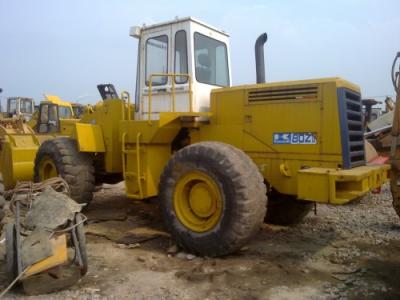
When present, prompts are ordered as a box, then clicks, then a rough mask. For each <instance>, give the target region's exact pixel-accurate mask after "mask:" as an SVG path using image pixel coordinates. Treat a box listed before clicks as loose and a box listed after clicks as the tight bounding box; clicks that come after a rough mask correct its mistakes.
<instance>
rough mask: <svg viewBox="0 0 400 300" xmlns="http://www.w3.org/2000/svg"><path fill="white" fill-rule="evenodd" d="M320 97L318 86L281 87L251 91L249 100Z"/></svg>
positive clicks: (250, 101) (285, 99)
mask: <svg viewBox="0 0 400 300" xmlns="http://www.w3.org/2000/svg"><path fill="white" fill-rule="evenodd" d="M317 97H318V87H316V86H309V87H293V88H287V87H285V88H281V89H277V88H274V89H271V88H266V89H262V90H261V89H258V90H253V91H249V94H248V102H249V103H258V102H262V101H287V100H305V99H316V98H317Z"/></svg>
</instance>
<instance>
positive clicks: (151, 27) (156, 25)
mask: <svg viewBox="0 0 400 300" xmlns="http://www.w3.org/2000/svg"><path fill="white" fill-rule="evenodd" d="M185 21H192V22H195V23H197V24H200V25H202V26H205V27H208V28H210V29H212V30H214V31H216V32H219V33H221V34H223V35H225V36H229V35H228V34H227V33H226V32H225V31H223V30H221V29H218V28H215V27H213V26H211V25H208V24H206V23H204V22H202V21H200V20H197V19H195V18H193V17H184V18H176V19H174V20H171V21H167V22H162V23H157V24H153V25H143V26H142V30H146V29H153V28H157V27H161V26H165V25H169V24H175V23H182V22H185Z"/></svg>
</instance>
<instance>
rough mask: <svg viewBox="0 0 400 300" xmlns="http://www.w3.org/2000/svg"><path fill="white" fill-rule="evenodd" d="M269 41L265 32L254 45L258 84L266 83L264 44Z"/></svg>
mask: <svg viewBox="0 0 400 300" xmlns="http://www.w3.org/2000/svg"><path fill="white" fill-rule="evenodd" d="M267 39H268V35H267V34H266V33H265V32H264V33H263V34H261V35H260V36H259V37H258V38H257V40H256V44H255V45H254V50H255V54H256V75H257V83H265V62H264V44H265V42H266V41H267Z"/></svg>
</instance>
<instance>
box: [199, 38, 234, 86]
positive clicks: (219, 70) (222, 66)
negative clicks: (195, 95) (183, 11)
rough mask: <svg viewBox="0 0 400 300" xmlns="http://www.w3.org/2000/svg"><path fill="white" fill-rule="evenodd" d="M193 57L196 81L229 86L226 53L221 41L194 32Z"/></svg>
mask: <svg viewBox="0 0 400 300" xmlns="http://www.w3.org/2000/svg"><path fill="white" fill-rule="evenodd" d="M194 57H195V64H196V79H197V81H198V82H201V83H205V84H211V85H218V86H229V70H228V55H227V50H226V45H225V44H224V43H223V42H221V41H218V40H215V39H212V38H210V37H207V36H205V35H203V34H200V33H198V32H196V33H195V34H194Z"/></svg>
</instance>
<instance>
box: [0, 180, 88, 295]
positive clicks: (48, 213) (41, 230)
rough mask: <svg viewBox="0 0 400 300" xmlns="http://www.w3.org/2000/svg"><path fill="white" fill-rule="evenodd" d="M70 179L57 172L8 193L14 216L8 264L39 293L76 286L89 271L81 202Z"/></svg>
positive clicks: (25, 284)
mask: <svg viewBox="0 0 400 300" xmlns="http://www.w3.org/2000/svg"><path fill="white" fill-rule="evenodd" d="M68 195H69V188H68V184H67V183H66V182H65V181H64V180H63V179H61V178H52V179H49V180H47V181H44V182H42V183H39V184H34V183H32V182H22V183H19V184H17V186H16V188H15V189H14V190H12V191H10V192H8V193H7V195H6V197H7V198H8V199H9V200H10V202H9V208H10V210H11V211H12V213H13V218H12V220H10V222H8V224H7V226H6V229H7V232H6V265H7V272H8V275H9V279H10V281H12V282H11V284H10V285H9V287H8V288H7V289H6V290H5V291H3V293H2V294H0V298H1V297H2V296H3V295H4V294H5V293H6V292H7V291H8V290H9V289H10V288H11V287H12V286H13V285H14V284H15V283H16V282H18V281H19V282H21V283H22V287H23V288H24V291H25V293H27V294H30V295H37V294H42V293H50V292H54V291H56V290H60V289H63V288H66V287H69V286H71V285H72V284H74V283H76V282H77V281H78V280H79V279H80V278H81V277H82V276H83V275H85V274H86V272H87V255H86V238H85V235H84V232H83V222H84V221H86V218H84V217H82V216H81V213H80V211H81V209H82V205H80V204H78V203H76V202H75V201H74V200H72V199H71V198H70V197H69V196H68Z"/></svg>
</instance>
